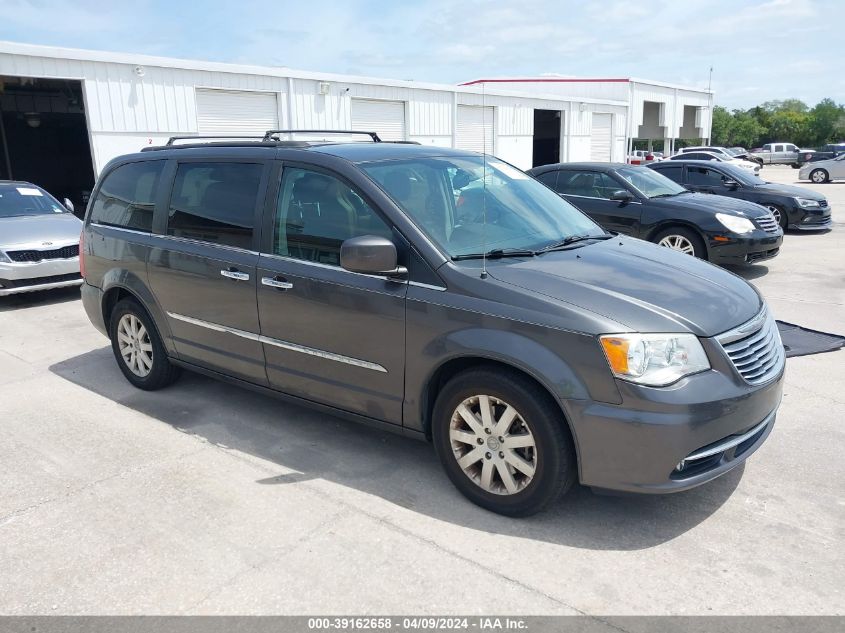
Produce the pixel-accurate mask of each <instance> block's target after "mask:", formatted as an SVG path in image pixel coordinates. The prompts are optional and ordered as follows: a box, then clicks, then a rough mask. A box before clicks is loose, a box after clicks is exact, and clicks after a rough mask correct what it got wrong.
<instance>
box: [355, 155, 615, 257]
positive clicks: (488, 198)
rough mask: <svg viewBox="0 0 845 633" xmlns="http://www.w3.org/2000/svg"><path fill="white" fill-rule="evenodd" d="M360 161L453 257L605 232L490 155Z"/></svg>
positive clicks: (538, 245)
mask: <svg viewBox="0 0 845 633" xmlns="http://www.w3.org/2000/svg"><path fill="white" fill-rule="evenodd" d="M361 167H362V169H363V170H364V171H365V172H366V173H367V175H368V176H370V178H372V179H373V180H375V181H376V182H377V183H378V184H379V185H380V186H381V187H382V188H383V189H384V190H385V191H386V192H387V194H388V195H389V196H390V197H391V198H392V199H393V200H394V201H395V202H396V204H397V205H399V207H401V208H402V209H403V210H404V211H405V213H407V214H408V216H409V217H410V218H411V220H412V221H413V222H414V223H415V224H416V225H417V226H418V227H420V229H422V230H423V231H424V232H425V233H426V234H427V235H428V236H429V237H430V238H431V239H432V240H433V241H434V242H435V243H436V244H437V245H438V246H439V247H440V248H441V249H442V250H443V251H445V252H446V253H447V254H448V255H449V256H450V257H453V258H454V257H461V256H466V255H471V254H476V253H489V252H496V251H498V252H501V253H503V254H504V253H506V252H514V253H515V252H519V251H537V250H540V249H543V248H547V247H550V246H553V245H555V244H560V243H561V242H563V241H564V240H566V239H567V238H571V237H575V236H585V235H590V236H592V235H596V236H603V235H605V233H604V231H603V230H602V229H601V228H600V227H599V226H598V225H597V224H596V223H595V222H593V221H592V220H591V219H589V218H588V217H587V216H586V215H584V214H583V213H581V212H580V211H579V210H578V209H576V208H575V207H573V206H572V205H571V204H569V203H568V202H566V201H565V200H563V199H562V198H561V197H560V196H558V195H557V194H555V193H554V192H553V191H552V190H551V189H549V188H548V187H546V186H545V185H543V184H541V183H539V182H537V181H536V180H534V179H533V178H532V177H531V176H528V175H527V174H525V173H523V172H521V171H520V170H518V169H516V168H515V167H512V166H511V165H508V164H507V163H504V162H502V161H500V160H498V159H496V158H493V157H487V159H486V160H485V159H484V157H482V156H441V157H433V158H412V159H408V160H393V161H380V162H373V163H364V164H362V165H361Z"/></svg>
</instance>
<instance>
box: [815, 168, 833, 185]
mask: <svg viewBox="0 0 845 633" xmlns="http://www.w3.org/2000/svg"><path fill="white" fill-rule="evenodd" d="M828 180H830V174H828V173H827V171H826V170H824V169H814V170H813V171H811V172H810V181H811V182H814V183H816V184H817V185H821V184H823V183H826V182H827V181H828Z"/></svg>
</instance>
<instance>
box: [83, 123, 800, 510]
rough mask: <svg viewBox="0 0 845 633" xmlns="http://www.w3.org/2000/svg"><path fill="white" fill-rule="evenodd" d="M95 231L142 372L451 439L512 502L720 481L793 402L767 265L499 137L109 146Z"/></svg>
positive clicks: (91, 226)
mask: <svg viewBox="0 0 845 633" xmlns="http://www.w3.org/2000/svg"><path fill="white" fill-rule="evenodd" d="M267 138H268V139H272V136H271V135H268V137H267ZM648 173H651V172H648ZM82 244H83V248H82V252H83V264H84V266H83V267H84V277H85V284H84V285H83V290H82V295H83V303H84V306H85V310H86V312H87V313H88V316H89V317H90V319H91V321H92V322H93V323H94V325H95V326H96V327H97V328H98V329H99V330H100V331H102V332H103V333H104V334H106V335H107V336H108V337H110V339H111V344H112V349H113V351H114V356H115V358H116V361H117V364H118V366H119V367H120V370H121V371H122V372H123V374H124V375H125V376H126V378H127V379H128V380H129V381H130V382H131V383H132V384H133V385H135V386H137V387H139V388H141V389H158V388H161V387H164V386H165V385H168V384H169V383H171V382H173V380H174V379H175V378H176V376H177V375H178V370H179V368H188V369H191V370H195V371H199V372H202V373H205V374H208V375H210V376H214V377H218V378H223V379H226V380H230V381H232V382H235V383H237V384H242V385H248V386H250V387H252V388H254V389H258V390H264V391H267V392H269V393H274V394H277V395H280V396H283V397H287V398H289V399H292V400H294V401H296V402H300V403H304V404H307V405H314V406H319V407H321V408H323V409H324V410H328V411H331V412H335V413H338V414H342V415H345V416H347V417H350V418H352V419H355V420H358V421H362V422H366V423H370V424H375V425H378V426H381V427H383V428H388V429H391V430H395V431H399V432H401V433H404V434H406V435H410V436H413V437H417V438H420V439H428V440H430V441H431V442H432V443H433V444H434V447H435V450H436V451H437V454H438V455H439V458H440V460H441V462H442V464H443V466H444V468H445V470H446V473H447V474H448V476H449V478H450V479H451V480H452V482H453V483H454V484H455V486H457V488H458V489H459V490H460V491H461V492H462V493H463V494H465V495H466V496H467V497H468V498H469V499H471V500H472V501H474V502H475V503H477V504H479V505H481V506H483V507H485V508H488V509H491V510H493V511H496V512H500V513H503V514H508V515H526V514H530V513H532V512H536V511H537V510H539V509H540V508H542V507H544V506H546V505H547V504H548V503H550V502H551V501H553V500H554V499H555V498H556V497H558V495H559V494H560V493H562V492H564V491H565V490H567V489H568V488H570V486H572V485H573V483H574V482H575V481H580V482H581V483H582V484H584V485H588V486H593V487H597V488H609V489H616V490H628V491H633V492H652V493H662V492H672V491H676V490H683V489H686V488H690V487H692V486H696V485H698V484H701V483H704V482H706V481H709V480H711V479H713V478H715V477H717V476H719V475H722V474H724V473H725V472H727V471H729V470H731V469H732V468H734V467H736V466H737V465H738V464H740V463H741V462H742V461H744V460H745V459H746V458H747V457H748V456H749V455H750V454H751V453H753V452H754V451H755V450H756V449H757V448H758V447H759V446H760V445H761V444H762V443H763V442H764V440H765V439H766V437H767V436H768V435H769V433H770V431H771V429H772V426H773V424H774V420H775V415H776V412H777V409H778V405H779V403H780V399H781V390H782V385H783V370H784V350H783V346H782V344H781V341H780V338H779V335H778V331H777V327H776V325H775V322H774V320H773V318H772V315H771V313H770V311H769V309H768V308H767V307H766V304H765V302H764V301H763V300H762V298H761V297H760V295H759V294H758V293H757V292H756V291H755V290H754V288H753V287H752V286H750V285H749V284H748V283H746V282H745V281H743V280H742V279H740V278H739V277H736V276H735V275H732V274H730V273H727V272H724V271H722V270H720V269H718V268H715V267H713V266H710V265H709V264H707V263H705V262H702V261H700V260H697V259H695V258H693V257H687V256H685V255H682V254H680V253H675V252H672V251H669V250H667V249H662V248H659V247H657V246H654V245H652V244H648V243H646V242H642V241H640V240H636V239H632V238H628V237H625V236H612V235H610V234H608V233H606V232H605V231H603V230H602V229H601V228H600V227H599V226H598V225H596V224H595V223H594V222H593V221H592V220H590V219H589V218H588V217H587V216H585V215H584V214H582V213H581V212H579V211H578V210H576V209H575V208H574V207H572V206H571V205H570V204H568V203H567V202H566V201H565V200H563V199H561V198H560V197H559V196H557V195H555V194H554V193H553V192H552V191H550V190H549V189H547V188H546V187H544V186H543V185H541V184H540V183H539V182H537V181H536V180H534V179H533V178H530V177H529V176H527V175H526V174H524V173H523V172H521V171H519V170H518V169H515V168H514V167H512V166H510V165H508V164H506V163H504V162H502V161H500V160H497V159H495V158H493V157H490V156H487V157H482V156H481V155H478V154H474V153H471V152H465V151H458V150H453V149H444V148H439V147H423V146H419V145H406V144H392V143H380V142H374V143H338V144H332V143H303V142H297V141H273V140H268V141H265V142H255V143H248V142H241V143H235V142H231V143H228V144H226V143H221V144H211V145H200V144H197V145H193V146H191V145H189V146H183V147H179V148H164V149H158V150H153V151H145V152H142V153H139V154H132V155H129V156H123V157H121V158H118V159H116V160H113V161H112V162H111V163H109V164H108V165H107V166H106V167H105V169H104V170H103V172H102V174H101V177H100V179H99V182H98V184H97V186H96V188H95V191H94V192H93V196H92V200H91V202H90V204H89V208H88V211H87V214H86V220H85V227H84V231H83V241H82ZM397 467H399V468H401V467H402V465H401V464H397Z"/></svg>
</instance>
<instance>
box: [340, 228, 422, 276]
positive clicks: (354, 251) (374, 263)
mask: <svg viewBox="0 0 845 633" xmlns="http://www.w3.org/2000/svg"><path fill="white" fill-rule="evenodd" d="M340 265H341V267H342V268H345V269H346V270H348V271H350V272H353V273H363V274H365V275H384V276H386V277H399V276H403V275H407V274H408V269H407V268H405V267H404V266H399V265H398V263H397V255H396V245H395V244H394V243H393V242H391V241H390V240H389V239H387V238H384V237H380V236H377V235H362V236H360V237H353V238H350V239H348V240H344V242H343V243H342V244H341V245H340Z"/></svg>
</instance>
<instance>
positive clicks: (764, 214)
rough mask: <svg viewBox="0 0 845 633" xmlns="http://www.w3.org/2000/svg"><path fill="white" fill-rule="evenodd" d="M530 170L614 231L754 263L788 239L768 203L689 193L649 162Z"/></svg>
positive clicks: (714, 258) (715, 258)
mask: <svg viewBox="0 0 845 633" xmlns="http://www.w3.org/2000/svg"><path fill="white" fill-rule="evenodd" d="M676 164H677V163H676ZM528 173H529V174H531V175H532V176H534V177H535V178H537V179H538V180H539V181H540V182H542V183H544V184H545V185H546V186H548V187H550V188H551V189H553V190H554V191H556V192H557V193H558V194H559V195H561V196H563V197H564V198H565V199H566V200H567V201H568V202H571V203H572V204H574V205H575V206H577V207H578V208H579V209H581V210H582V211H583V212H584V213H586V214H587V215H589V216H590V217H591V218H593V219H594V220H595V221H596V222H598V223H599V224H601V225H602V226H603V227H604V228H605V229H607V230H609V231H616V232H618V233H624V234H626V235H631V236H633V237H639V238H641V239H644V240H649V241H651V242H655V243H657V244H660V245H661V246H666V247H669V248H672V249H675V250H679V251H682V252H684V253H687V254H689V255H694V256H696V257H700V258H702V259H707V260H709V261H711V262H715V263H719V264H751V263H754V262H759V261H763V260H765V259H770V258H772V257H775V256H776V255H777V254H778V251H779V250H780V245H781V242H782V241H783V231H782V230H781V228H780V227H779V226H778V225H777V223H776V222H775V220H774V218H773V217H772V214H771V213H769V212H768V211H767V210H766V209H764V208H763V207H761V206H759V205H757V204H753V203H751V202H746V201H744V200H735V199H733V198H726V197H723V196H712V195H705V194H700V193H692V192H691V191H688V190H687V189H685V188H684V187H681V186H680V185H678V184H676V183H674V182H672V181H671V180H669V179H668V178H666V177H664V176H661V175H660V174H659V173H657V172H656V171H652V170H651V169H649V168H647V167H638V166H634V165H624V164H615V163H560V164H557V165H544V166H542V167H535V168H534V169H530V170H529V171H528Z"/></svg>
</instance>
